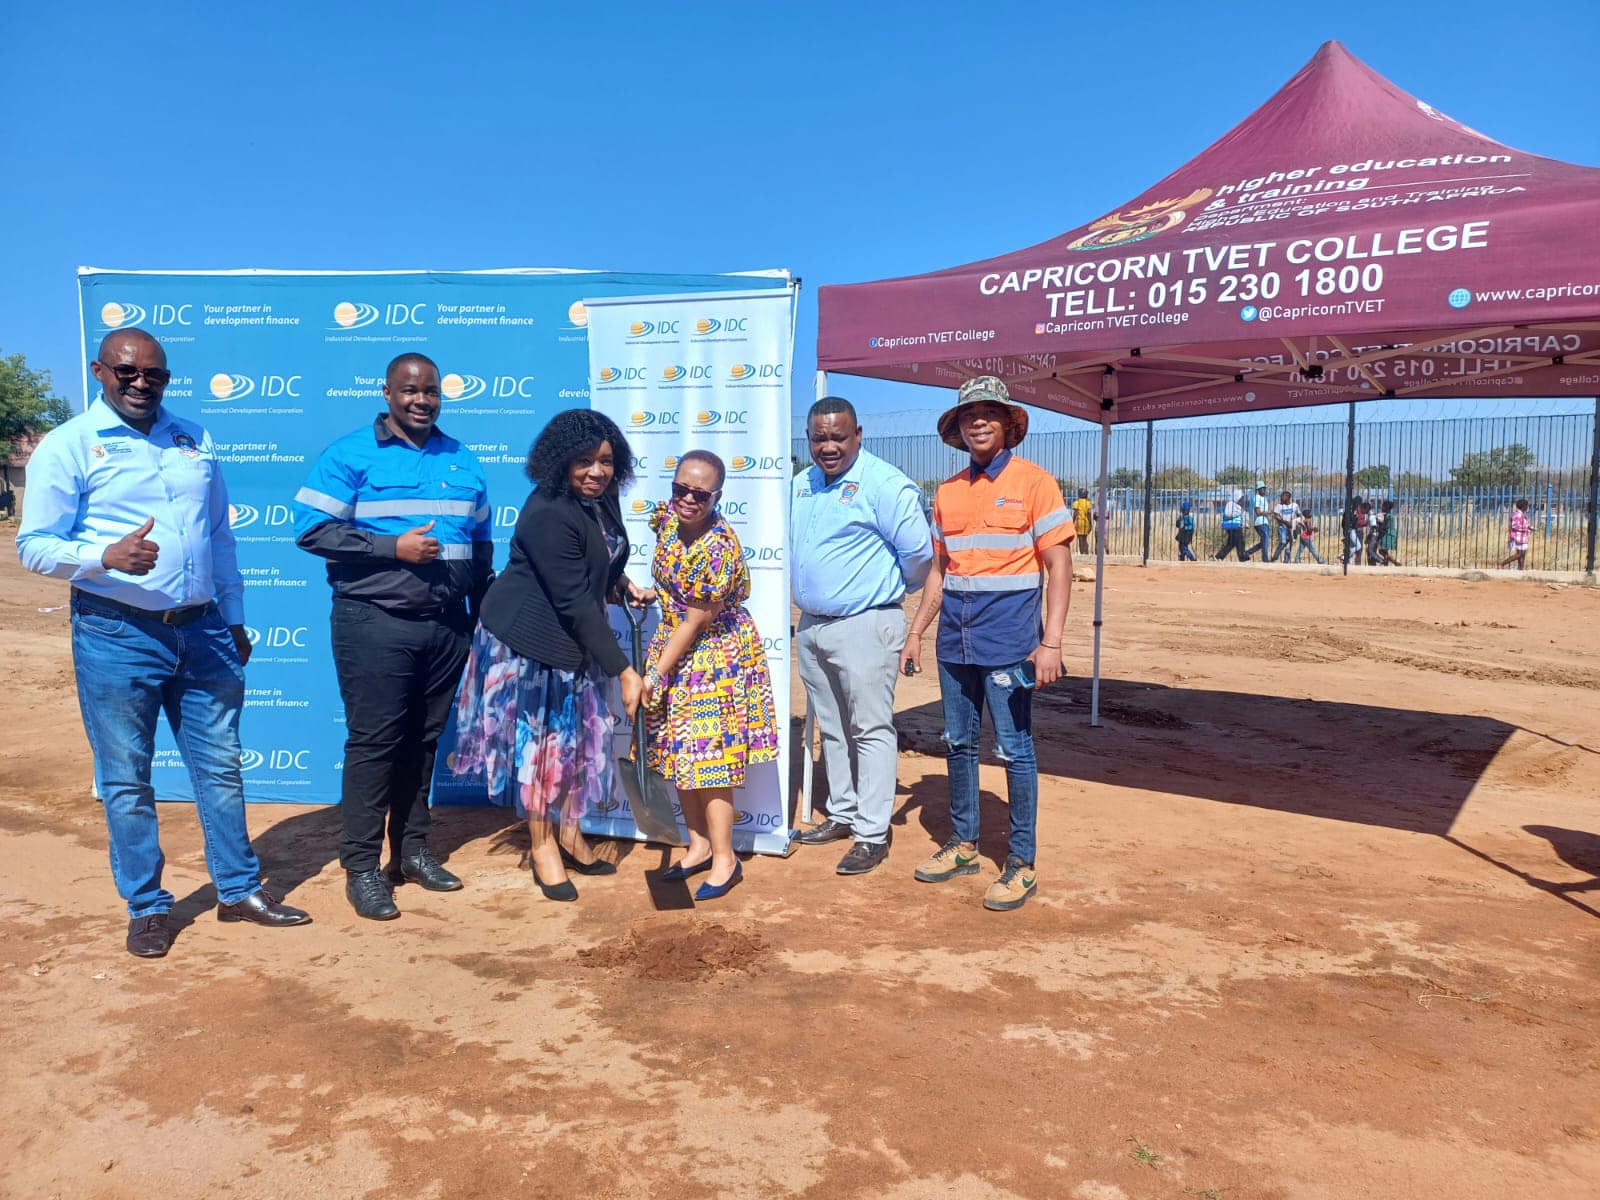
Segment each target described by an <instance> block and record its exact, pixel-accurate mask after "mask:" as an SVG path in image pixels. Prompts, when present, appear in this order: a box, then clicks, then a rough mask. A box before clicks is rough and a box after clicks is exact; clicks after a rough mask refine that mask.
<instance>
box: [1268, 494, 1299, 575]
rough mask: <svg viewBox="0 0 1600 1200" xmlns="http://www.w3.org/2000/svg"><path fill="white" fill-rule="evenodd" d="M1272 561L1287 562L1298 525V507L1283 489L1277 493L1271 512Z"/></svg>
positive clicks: (1292, 496) (1292, 495) (1292, 497)
mask: <svg viewBox="0 0 1600 1200" xmlns="http://www.w3.org/2000/svg"><path fill="white" fill-rule="evenodd" d="M1272 521H1273V524H1272V533H1273V541H1272V561H1273V562H1277V561H1278V560H1279V559H1282V560H1283V561H1284V562H1288V561H1289V547H1290V545H1291V544H1293V542H1294V540H1295V531H1296V529H1297V528H1298V527H1299V525H1300V506H1299V505H1298V504H1296V503H1295V502H1294V493H1293V492H1291V491H1289V490H1287V489H1285V490H1284V491H1281V492H1279V493H1278V503H1277V505H1276V506H1275V507H1274V508H1273V510H1272Z"/></svg>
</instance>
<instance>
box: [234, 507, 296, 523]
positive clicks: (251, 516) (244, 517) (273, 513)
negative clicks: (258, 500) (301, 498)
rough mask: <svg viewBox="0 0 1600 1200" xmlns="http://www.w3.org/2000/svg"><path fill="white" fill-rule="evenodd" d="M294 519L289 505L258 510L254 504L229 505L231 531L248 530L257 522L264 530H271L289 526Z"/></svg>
mask: <svg viewBox="0 0 1600 1200" xmlns="http://www.w3.org/2000/svg"><path fill="white" fill-rule="evenodd" d="M293 519H294V513H293V512H291V511H290V508H289V506H288V505H287V504H268V505H266V506H265V507H264V508H257V507H256V506H255V505H254V504H230V505H228V528H229V529H248V528H250V526H252V525H254V524H255V523H256V522H257V521H259V522H260V523H261V525H262V526H263V527H264V528H267V529H271V528H275V527H277V526H280V525H287V524H289V522H290V521H292V520H293Z"/></svg>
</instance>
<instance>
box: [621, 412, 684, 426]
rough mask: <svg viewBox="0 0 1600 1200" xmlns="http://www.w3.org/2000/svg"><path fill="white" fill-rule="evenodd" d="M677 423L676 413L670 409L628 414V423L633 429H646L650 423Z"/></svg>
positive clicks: (662, 424)
mask: <svg viewBox="0 0 1600 1200" xmlns="http://www.w3.org/2000/svg"><path fill="white" fill-rule="evenodd" d="M678 423H679V422H678V414H677V413H676V412H673V411H671V410H666V411H659V410H658V411H655V412H635V413H630V414H629V415H628V424H629V425H630V426H632V427H633V428H634V429H648V428H650V427H651V426H652V425H660V426H671V425H677V424H678Z"/></svg>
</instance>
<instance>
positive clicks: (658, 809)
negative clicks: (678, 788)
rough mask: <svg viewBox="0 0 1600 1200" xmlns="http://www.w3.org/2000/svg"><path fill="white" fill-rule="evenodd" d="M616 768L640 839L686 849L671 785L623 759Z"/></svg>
mask: <svg viewBox="0 0 1600 1200" xmlns="http://www.w3.org/2000/svg"><path fill="white" fill-rule="evenodd" d="M617 768H618V770H617V775H618V777H619V778H620V779H621V781H622V790H623V791H624V792H625V793H627V797H628V809H629V811H630V812H631V813H632V814H633V824H634V826H635V828H637V829H638V830H639V836H640V837H642V838H644V840H645V841H647V842H655V843H657V844H658V845H665V846H686V845H688V842H687V841H686V840H685V839H684V836H683V834H682V833H681V832H680V831H679V829H678V815H677V814H676V813H675V812H673V810H672V785H671V784H669V783H668V782H667V781H666V780H665V779H663V778H662V777H661V776H660V775H658V774H656V773H655V772H654V771H652V770H650V769H649V768H648V767H644V766H642V765H641V764H638V763H636V762H634V761H633V760H632V759H626V758H625V759H622V760H621V761H620V762H618V763H617Z"/></svg>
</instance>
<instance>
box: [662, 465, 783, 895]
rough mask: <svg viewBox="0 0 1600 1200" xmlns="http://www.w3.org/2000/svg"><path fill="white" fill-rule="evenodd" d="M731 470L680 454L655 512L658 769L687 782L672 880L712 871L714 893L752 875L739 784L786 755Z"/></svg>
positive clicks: (707, 890) (709, 891)
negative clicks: (745, 860) (741, 833)
mask: <svg viewBox="0 0 1600 1200" xmlns="http://www.w3.org/2000/svg"><path fill="white" fill-rule="evenodd" d="M725 475H726V471H725V469H724V467H723V464H722V460H721V459H720V458H718V457H717V456H716V455H715V454H712V453H711V452H710V451H707V450H691V451H689V452H688V453H686V454H685V455H683V457H682V458H680V459H679V460H678V470H677V474H676V476H675V477H674V478H673V481H672V501H671V503H670V504H662V505H660V506H659V507H657V509H656V512H655V515H654V516H653V517H651V519H650V524H651V527H652V528H653V529H654V530H655V532H656V552H655V559H654V561H653V562H652V564H651V569H652V573H653V574H654V576H655V584H656V594H657V595H658V596H659V597H660V600H661V624H660V625H659V626H658V627H657V628H656V633H655V637H654V638H653V639H652V640H651V642H650V650H649V655H648V662H649V669H648V671H647V672H646V674H645V684H644V705H645V723H646V726H647V730H648V734H649V739H650V752H649V764H650V766H651V767H652V768H653V769H654V770H656V771H659V772H660V773H661V774H662V775H663V776H665V777H666V778H667V779H670V780H672V781H673V783H675V784H676V785H677V788H678V799H679V803H680V804H681V805H682V807H683V817H684V822H685V824H687V825H688V827H689V848H688V850H687V851H685V852H684V856H683V858H682V860H681V861H680V862H679V863H678V864H677V865H676V866H674V867H672V868H670V869H669V871H668V872H667V875H666V877H667V878H672V879H687V878H688V877H689V876H691V875H698V874H701V873H702V872H704V873H705V874H706V879H705V882H704V883H702V884H701V885H700V887H699V889H698V890H696V892H695V899H696V900H714V899H716V898H717V897H719V896H722V895H725V894H726V893H727V892H728V890H729V889H730V888H732V887H733V885H734V884H736V883H738V882H739V880H740V878H742V876H743V874H744V872H743V868H742V867H741V866H740V865H739V860H738V858H737V857H735V856H734V853H733V791H734V789H735V788H739V787H743V786H744V782H745V768H746V767H747V766H748V765H749V764H751V763H763V762H773V761H774V760H776V758H777V756H778V724H777V718H776V714H775V710H774V708H773V703H772V676H771V674H770V673H769V672H768V670H767V657H766V655H765V654H764V653H763V652H762V649H761V634H760V632H759V631H758V630H757V629H756V624H755V622H754V621H753V620H751V618H750V614H749V612H747V611H746V610H745V607H744V602H745V600H746V599H748V598H749V596H750V573H749V571H748V569H747V568H746V567H745V562H744V548H743V547H742V546H741V545H740V544H739V538H738V535H737V534H735V533H734V531H733V528H732V526H730V525H729V524H728V522H727V521H726V520H724V519H723V517H722V514H721V513H720V512H719V511H718V510H717V499H718V498H719V497H720V496H721V495H722V483H723V479H724V478H725Z"/></svg>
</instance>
